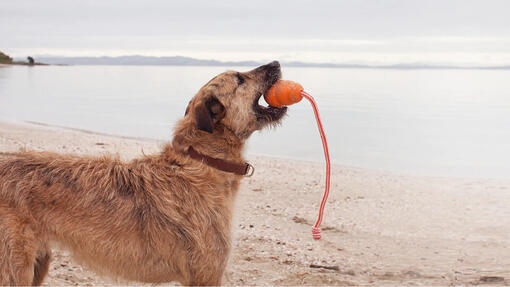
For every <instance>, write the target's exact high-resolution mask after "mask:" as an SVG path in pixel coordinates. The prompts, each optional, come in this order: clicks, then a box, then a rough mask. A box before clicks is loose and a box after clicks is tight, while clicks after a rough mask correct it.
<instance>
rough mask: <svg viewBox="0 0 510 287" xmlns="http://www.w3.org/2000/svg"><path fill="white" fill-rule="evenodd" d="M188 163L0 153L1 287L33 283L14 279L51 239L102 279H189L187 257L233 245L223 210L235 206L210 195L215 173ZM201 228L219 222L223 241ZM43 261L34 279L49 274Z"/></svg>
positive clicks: (169, 157) (169, 155) (165, 158)
mask: <svg viewBox="0 0 510 287" xmlns="http://www.w3.org/2000/svg"><path fill="white" fill-rule="evenodd" d="M189 161H190V160H189V159H185V158H180V157H179V156H176V155H175V154H174V153H173V152H172V150H171V148H170V147H167V148H166V149H165V151H164V152H163V153H162V154H161V155H155V156H146V157H143V158H141V159H136V160H133V161H131V162H128V163H124V162H121V161H120V160H118V159H114V158H110V157H102V158H93V157H78V156H71V155H59V154H54V153H35V152H22V153H4V154H2V155H0V182H1V185H0V202H2V206H1V208H0V210H1V211H0V212H2V216H1V218H2V219H0V226H1V228H0V229H1V230H5V231H6V232H5V233H6V234H2V235H1V236H2V237H0V246H1V247H0V252H2V254H0V261H2V260H3V261H4V262H0V263H1V264H0V265H1V266H4V267H0V270H1V271H0V278H1V279H3V280H4V281H5V278H11V279H10V280H11V281H12V280H13V279H12V278H15V281H14V282H9V281H5V282H3V281H2V282H0V284H12V283H15V284H24V285H30V284H32V283H34V282H28V281H23V278H30V276H20V275H12V274H11V273H12V272H13V270H21V269H26V270H25V273H29V272H30V271H29V269H31V270H32V272H33V270H34V263H33V262H38V261H37V260H39V258H43V259H44V258H46V257H48V256H49V254H50V250H49V247H48V245H49V242H50V241H53V240H54V241H57V242H59V243H61V244H63V245H64V246H66V247H67V248H69V249H71V250H72V251H73V254H74V256H75V257H76V258H77V259H78V260H80V261H82V262H84V263H86V264H87V265H88V266H90V267H92V268H93V269H95V270H96V271H99V272H101V273H107V274H109V275H113V276H119V277H122V278H126V279H131V280H138V281H144V282H156V283H157V282H168V281H172V280H178V281H181V282H183V281H184V282H185V281H187V280H189V278H187V277H189V276H191V275H190V274H189V273H190V271H189V266H188V265H189V263H188V260H187V257H188V256H189V254H187V253H188V252H189V250H190V249H191V248H196V247H199V248H201V250H205V249H207V248H208V247H207V246H205V245H208V244H212V245H213V246H214V248H219V249H222V247H221V246H223V247H224V248H227V247H228V245H229V242H228V234H223V232H226V233H229V228H228V227H229V226H228V225H229V224H230V223H229V221H230V215H229V211H225V212H222V210H224V208H223V207H224V205H225V204H227V205H230V203H227V201H225V200H224V198H222V197H218V196H217V194H216V195H215V194H214V192H211V191H214V190H218V189H217V187H216V186H215V182H214V181H210V182H207V183H206V182H204V180H203V179H204V178H214V177H212V176H211V175H208V174H207V172H208V171H209V169H197V168H196V167H195V165H196V164H195V165H193V164H191V165H190V164H189ZM207 191H209V192H207ZM204 198H205V200H204ZM220 209H221V210H220ZM228 209H229V208H228ZM224 216H225V217H224ZM215 217H216V218H215ZM220 217H221V218H220ZM225 220H227V221H228V222H225ZM204 222H210V223H211V224H213V225H214V224H219V225H220V226H216V229H215V230H216V231H217V232H218V234H217V235H215V236H212V237H211V236H210V235H208V234H206V233H207V232H201V230H202V231H203V230H204V228H203V227H202V226H203V223H204ZM224 225H227V226H224ZM211 238H213V239H214V240H213V241H214V242H211V240H212V239H211ZM204 240H205V241H204ZM195 245H200V246H195ZM14 246H16V248H14ZM7 254H9V255H7ZM197 257H199V256H198V255H197ZM18 258H25V260H24V261H23V262H17V261H15V260H19V259H18ZM41 260H42V259H41ZM41 260H40V261H41ZM16 262H17V263H16ZM48 262H49V261H48ZM42 263H43V264H39V265H41V266H40V267H38V266H35V270H36V273H37V272H39V273H45V272H46V271H44V270H47V264H44V263H45V262H42ZM20 265H22V266H26V268H19V266H20ZM36 265H37V264H36ZM9 266H13V267H9ZM94 267H96V268H94ZM1 272H3V273H1ZM8 274H9V275H8ZM27 280H28V279H27ZM34 280H36V279H34ZM35 283H37V282H35Z"/></svg>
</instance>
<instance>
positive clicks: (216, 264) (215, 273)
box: [184, 253, 228, 286]
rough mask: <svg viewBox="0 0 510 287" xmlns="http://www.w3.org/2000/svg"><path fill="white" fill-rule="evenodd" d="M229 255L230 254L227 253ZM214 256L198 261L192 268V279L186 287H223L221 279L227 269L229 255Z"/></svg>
mask: <svg viewBox="0 0 510 287" xmlns="http://www.w3.org/2000/svg"><path fill="white" fill-rule="evenodd" d="M226 254H228V253H226ZM226 254H214V253H212V254H211V256H207V257H206V258H202V259H201V260H197V262H200V264H196V265H194V266H193V267H192V268H191V273H190V275H191V276H190V279H189V282H187V283H186V284H184V285H188V286H221V279H222V277H223V273H224V272H225V268H226V267H227V255H226Z"/></svg>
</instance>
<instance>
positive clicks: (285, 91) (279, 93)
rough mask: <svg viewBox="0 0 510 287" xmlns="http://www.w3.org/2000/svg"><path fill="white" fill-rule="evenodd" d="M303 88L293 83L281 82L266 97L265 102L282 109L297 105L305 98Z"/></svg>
mask: <svg viewBox="0 0 510 287" xmlns="http://www.w3.org/2000/svg"><path fill="white" fill-rule="evenodd" d="M301 91H303V87H302V86H301V85H300V84H298V83H296V82H293V81H286V80H279V81H278V82H276V83H275V84H274V85H273V86H272V87H271V88H270V89H269V90H268V91H267V92H266V94H265V95H264V100H266V102H267V103H268V104H269V105H270V106H272V107H277V108H281V107H282V106H289V105H292V104H295V103H297V102H299V101H301V99H302V98H303V96H302V95H301Z"/></svg>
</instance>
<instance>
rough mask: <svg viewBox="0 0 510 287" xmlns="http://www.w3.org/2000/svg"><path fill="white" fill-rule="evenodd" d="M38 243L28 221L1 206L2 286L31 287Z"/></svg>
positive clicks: (0, 250)
mask: <svg viewBox="0 0 510 287" xmlns="http://www.w3.org/2000/svg"><path fill="white" fill-rule="evenodd" d="M36 246H37V242H36V240H35V236H34V232H33V230H32V229H31V227H30V224H29V223H28V221H27V220H25V219H23V218H22V217H20V216H19V215H18V213H17V212H16V210H15V209H13V208H10V207H7V206H5V205H3V204H0V285H23V286H27V285H31V284H32V282H33V278H34V262H35V257H36V250H37V248H36Z"/></svg>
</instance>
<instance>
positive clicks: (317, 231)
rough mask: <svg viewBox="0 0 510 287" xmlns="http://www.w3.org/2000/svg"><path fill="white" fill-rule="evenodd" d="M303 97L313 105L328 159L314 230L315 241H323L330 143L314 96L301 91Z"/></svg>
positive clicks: (329, 168)
mask: <svg viewBox="0 0 510 287" xmlns="http://www.w3.org/2000/svg"><path fill="white" fill-rule="evenodd" d="M301 95H302V96H303V97H305V98H306V99H307V100H308V101H310V104H312V107H313V112H314V113H315V119H316V120H317V127H318V129H319V133H320V135H321V139H322V147H323V149H324V157H325V158H326V187H325V191H324V195H323V196H322V202H321V207H320V209H319V217H318V218H317V221H316V222H315V225H314V226H313V228H312V236H313V239H321V230H320V228H319V227H320V225H321V223H322V218H323V215H324V207H325V206H326V201H327V200H328V196H329V185H330V177H331V163H330V161H329V150H328V142H327V141H326V135H325V134H324V128H323V127H322V122H321V118H320V116H319V110H318V109H317V105H316V104H315V100H314V99H313V97H312V96H310V95H309V94H308V93H307V92H305V91H301Z"/></svg>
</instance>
